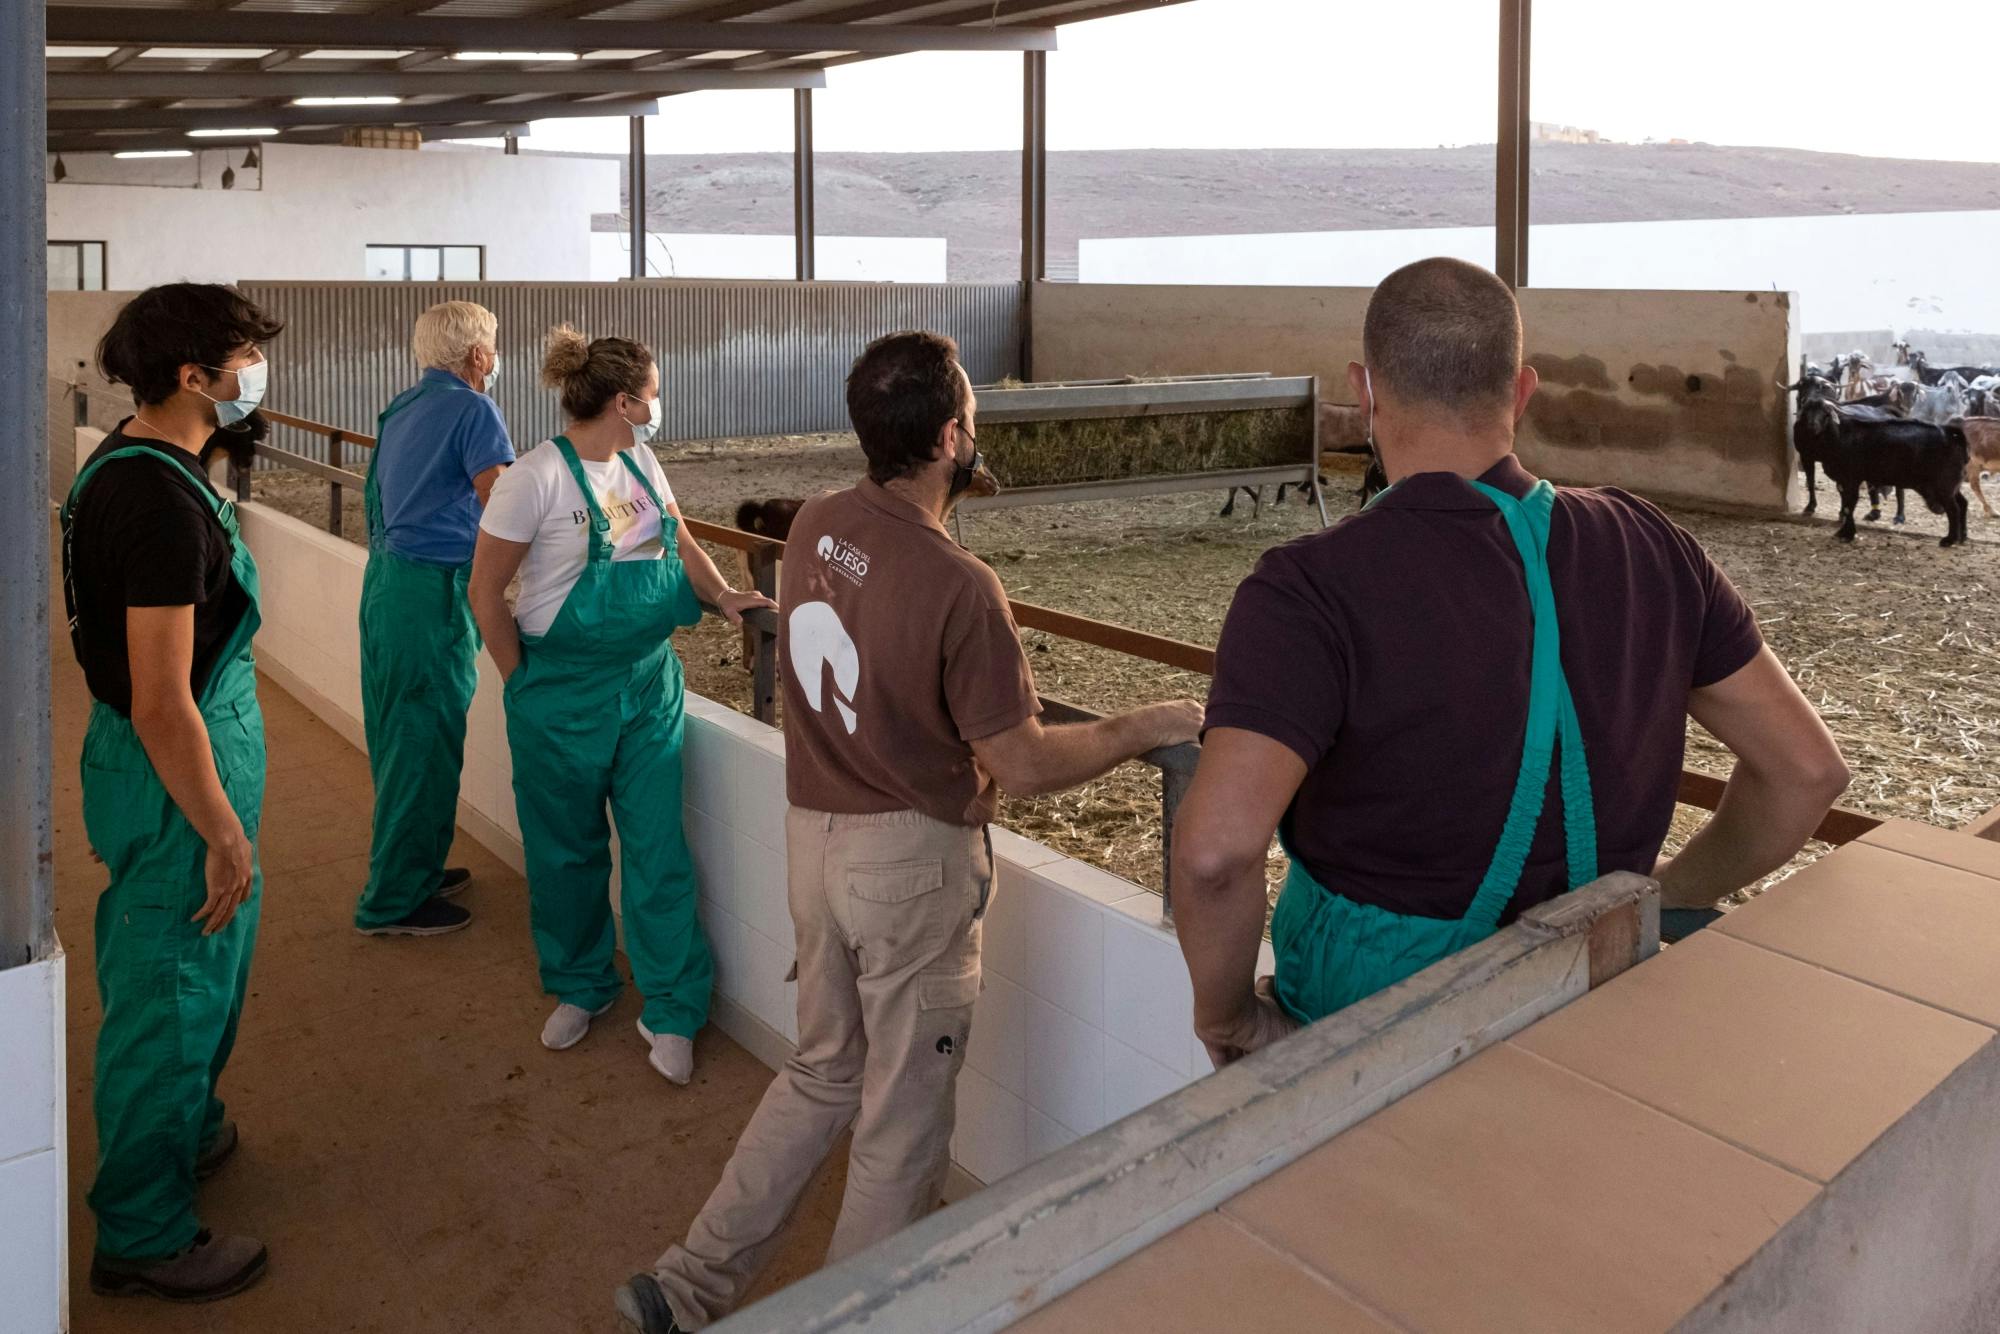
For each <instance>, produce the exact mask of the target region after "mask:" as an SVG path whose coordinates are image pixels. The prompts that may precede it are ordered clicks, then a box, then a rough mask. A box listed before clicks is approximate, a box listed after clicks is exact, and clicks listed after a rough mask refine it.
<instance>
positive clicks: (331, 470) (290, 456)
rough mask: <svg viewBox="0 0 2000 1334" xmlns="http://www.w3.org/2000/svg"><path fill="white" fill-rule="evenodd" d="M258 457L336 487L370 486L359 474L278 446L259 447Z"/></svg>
mask: <svg viewBox="0 0 2000 1334" xmlns="http://www.w3.org/2000/svg"><path fill="white" fill-rule="evenodd" d="M257 457H258V458H260V459H271V460H273V461H275V462H278V463H282V464H284V465H285V466H286V467H287V468H296V469H298V470H299V471H300V472H302V473H306V474H308V475H310V476H313V477H317V478H319V479H320V480H321V481H323V482H332V483H333V484H334V485H336V486H363V487H365V486H367V485H368V479H367V478H366V477H363V476H362V475H361V474H360V473H358V472H349V471H348V470H347V469H345V468H336V467H334V466H333V465H332V464H328V463H321V462H320V461H319V460H318V459H309V458H307V457H306V456H305V455H303V454H294V453H292V451H291V450H289V449H279V448H278V447H277V446H276V445H259V446H257Z"/></svg>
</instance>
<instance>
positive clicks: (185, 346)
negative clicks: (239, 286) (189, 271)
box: [97, 283, 285, 408]
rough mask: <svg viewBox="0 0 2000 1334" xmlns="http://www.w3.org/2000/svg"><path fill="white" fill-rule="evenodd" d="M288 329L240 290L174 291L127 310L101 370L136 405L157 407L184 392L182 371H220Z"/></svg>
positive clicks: (102, 348)
mask: <svg viewBox="0 0 2000 1334" xmlns="http://www.w3.org/2000/svg"><path fill="white" fill-rule="evenodd" d="M284 327H285V325H284V321H282V320H279V319H275V318H273V317H272V316H270V315H267V314H265V313H264V311H263V310H261V309H260V308H259V307H258V306H257V305H256V304H255V303H254V302H252V301H251V300H250V299H249V298H248V297H246V296H244V295H243V294H242V293H241V292H239V291H237V290H236V289H235V288H233V287H223V286H220V285H218V284H215V283H167V284H165V285H164V286H161V287H149V288H147V289H146V290H145V291H143V292H141V293H139V295H137V296H135V297H133V298H132V299H131V300H130V301H128V302H126V303H125V308H124V309H123V310H120V311H119V312H118V318H117V319H115V320H113V321H112V322H111V328H110V329H109V330H108V331H107V332H106V333H105V335H104V337H103V339H102V340H101V341H100V342H99V343H98V344H97V368H98V370H99V371H100V372H102V373H103V375H104V378H105V379H107V380H109V381H111V382H112V383H113V384H122V385H125V386H127V387H129V388H130V389H131V390H132V401H133V402H134V403H137V404H138V405H139V406H140V407H142V408H145V407H152V406H154V405H155V404H159V403H164V402H166V401H167V400H168V399H170V398H172V397H173V396H174V394H175V393H176V392H177V391H178V390H179V389H180V386H181V367H183V366H186V365H190V364H192V365H196V366H201V367H205V368H208V367H216V366H220V365H222V364H224V363H225V362H227V361H228V360H229V359H230V358H231V357H233V356H235V355H236V354H237V353H239V352H241V351H242V350H243V349H244V348H246V347H251V346H256V345H259V344H263V343H268V342H270V341H271V340H272V339H273V338H276V337H277V336H278V334H279V333H280V332H281V331H283V329H284Z"/></svg>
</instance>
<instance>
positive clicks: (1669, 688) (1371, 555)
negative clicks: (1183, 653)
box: [1173, 259, 1847, 1065]
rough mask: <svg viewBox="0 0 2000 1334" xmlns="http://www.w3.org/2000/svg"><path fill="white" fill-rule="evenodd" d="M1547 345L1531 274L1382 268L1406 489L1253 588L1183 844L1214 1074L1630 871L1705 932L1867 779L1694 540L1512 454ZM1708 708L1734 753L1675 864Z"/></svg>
mask: <svg viewBox="0 0 2000 1334" xmlns="http://www.w3.org/2000/svg"><path fill="white" fill-rule="evenodd" d="M1522 343H1523V340H1522V331H1521V317H1520V311H1519V309H1518V308H1517V307H1516V305H1515V301H1514V295H1513V293H1512V292H1511V291H1510V290H1509V289H1508V288H1507V286H1506V285H1505V284H1504V283H1502V282H1501V281H1500V280H1499V279H1498V278H1497V277H1495V276H1494V275H1493V274H1492V273H1489V272H1487V271H1486V270H1484V269H1481V268H1478V267H1477V266H1475V265H1472V264H1467V263H1465V262H1463V261H1461V260H1455V259H1429V260H1422V261H1419V262H1418V263H1415V264H1411V265H1408V266H1406V267H1404V268H1402V269H1399V270H1397V271H1396V272H1395V273H1392V274H1390V275H1389V276H1388V277H1387V278H1385V279H1384V280H1383V281H1382V284H1381V285H1380V286H1379V287H1377V288H1376V289H1375V293H1374V296H1373V297H1372V298H1371V299H1370V301H1369V304H1368V313H1367V317H1366V320H1365V322H1364V326H1363V331H1362V345H1363V356H1364V357H1365V359H1366V360H1365V364H1363V363H1359V362H1357V363H1355V364H1353V365H1352V366H1351V367H1350V369H1349V372H1348V376H1349V381H1350V384H1351V387H1352V389H1353V391H1354V394H1355V396H1356V399H1357V400H1358V401H1359V403H1360V404H1361V406H1362V408H1363V409H1364V411H1366V412H1367V413H1368V416H1369V421H1370V438H1371V443H1373V445H1374V447H1375V452H1376V455H1377V458H1378V459H1379V461H1380V464H1381V466H1382V468H1383V470H1384V471H1385V472H1386V474H1387V477H1388V480H1389V482H1390V483H1391V485H1390V486H1389V489H1388V490H1386V491H1384V492H1382V493H1381V494H1380V495H1379V496H1377V497H1376V498H1375V499H1374V500H1373V501H1372V502H1371V503H1370V504H1369V505H1368V507H1367V509H1366V511H1365V512H1364V513H1362V514H1359V515H1355V516H1353V517H1351V518H1348V519H1346V520H1343V521H1342V522H1341V523H1339V524H1336V525H1335V526H1334V527H1332V528H1330V529H1327V530H1326V531H1324V532H1322V533H1316V534H1314V535H1312V536H1310V537H1306V538H1302V539H1300V540H1298V541H1296V542H1291V543H1287V544H1286V545H1284V546H1281V547H1274V548H1273V549H1271V550H1270V551H1267V552H1266V553H1265V554H1264V557H1263V559H1262V560H1261V561H1259V563H1258V566H1257V569H1256V571H1255V572H1254V573H1253V574H1252V575H1251V576H1250V577H1249V578H1248V579H1246V580H1245V581H1244V582H1243V585H1242V586H1241V587H1240V588H1239V589H1237V592H1236V597H1235V600H1234V601H1233V603H1232V604H1231V607H1230V611H1229V616H1228V619H1227V620H1226V621H1225V622H1224V625H1223V630H1222V639H1221V642H1220V643H1219V644H1218V645H1217V648H1216V669H1215V681H1214V685H1213V687H1212V689H1211V690H1210V693H1209V699H1208V713H1207V720H1206V723H1207V727H1206V731H1205V732H1204V737H1203V748H1202V757H1201V763H1200V766H1199V768H1198V769H1197V771H1196V773H1195V778H1194V781H1193V783H1192V784H1191V785H1190V787H1189V790H1188V794H1187V796H1186V798H1185V800H1184V801H1183V802H1182V804H1181V808H1180V811H1179V816H1178V819H1177V822H1176V824H1175V827H1174V839H1173V851H1174V858H1173V861H1174V864H1173V885H1174V913H1175V918H1176V925H1177V927H1178V934H1179V936H1180V941H1181V948H1182V950H1183V952H1184V953H1185V954H1186V955H1187V961H1188V970H1189V973H1190V974H1191V976H1192V978H1193V983H1194V999H1195V1004H1194V1020H1195V1028H1196V1031H1197V1033H1198V1035H1199V1036H1200V1037H1201V1038H1202V1040H1203V1042H1204V1043H1205V1044H1206V1046H1207V1048H1208V1051H1209V1055H1210V1056H1211V1058H1212V1059H1214V1061H1215V1062H1216V1064H1218V1065H1221V1064H1223V1063H1224V1062H1226V1061H1230V1060H1234V1059H1236V1058H1237V1057H1239V1056H1243V1055H1245V1054H1247V1053H1249V1052H1251V1051H1254V1050H1256V1049H1257V1048H1259V1047H1261V1046H1263V1045H1265V1044H1266V1043H1269V1042H1271V1041H1274V1040H1275V1039H1277V1038H1279V1037H1281V1036H1283V1035H1284V1034H1285V1033H1287V1032H1289V1031H1290V1030H1291V1029H1292V1028H1294V1027H1296V1026H1297V1025H1299V1024H1305V1023H1311V1022H1313V1021H1314V1020H1316V1019H1319V1018H1321V1017H1323V1016H1325V1015H1328V1014H1332V1013H1334V1012H1335V1011H1337V1010H1340V1009H1342V1008H1344V1007H1345V1006H1348V1005H1351V1004H1353V1003H1354V1002H1356V1001H1359V1000H1361V999H1363V998H1365V997H1367V996H1369V995H1372V994H1374V993H1375V992H1378V991H1381V990H1382V989H1384V988H1386V987H1389V986H1392V985H1394V984H1395V983H1397V982H1400V981H1402V980H1403V979H1404V978H1407V977H1409V976H1411V975H1412V974H1414V973H1417V972H1419V971H1421V970H1422V969H1424V968H1426V967H1428V966H1429V965H1431V964H1433V963H1436V962H1438V961H1439V960H1441V959H1443V958H1445V957H1446V956H1447V955H1450V954H1452V953H1454V952H1456V951H1458V950H1461V949H1464V948H1465V947H1466V946H1468V945H1471V944H1473V943H1475V942H1476V941H1478V940H1480V939H1482V938H1484V937H1486V936H1488V935H1490V934H1492V933H1493V932H1494V931H1496V930H1497V929H1499V928H1500V927H1501V926H1503V925H1505V924H1506V923H1507V922H1508V921H1510V920H1512V919H1513V918H1514V917H1515V916H1517V915H1518V914H1519V913H1520V912H1521V911H1522V910H1523V909H1525V908H1528V907H1532V906H1533V905H1535V904H1537V903H1540V902H1542V901H1544V900H1546V899H1549V898H1552V897H1554V896H1555V895H1557V894H1561V893H1564V892H1566V891H1568V890H1571V889H1574V888H1577V887H1579V886H1581V885H1583V884H1585V883H1586V882H1588V881H1590V880H1592V879H1594V878H1596V877H1597V876H1599V875H1602V874H1605V873H1608V872H1611V871H1634V872H1638V873H1640V874H1642V875H1654V874H1657V876H1658V878H1659V880H1660V882H1661V887H1662V903H1663V905H1664V908H1665V911H1664V912H1663V914H1662V924H1663V929H1665V930H1666V932H1667V934H1669V935H1670V936H1671V935H1673V934H1675V933H1676V932H1683V931H1685V930H1688V929H1692V928H1694V927H1697V926H1699V925H1701V924H1703V923H1704V921H1705V920H1707V919H1710V918H1712V917H1713V915H1714V914H1713V912H1712V909H1713V906H1714V904H1715V902H1716V901H1717V900H1718V899H1720V898H1721V897H1722V896H1723V895H1725V894H1728V893H1730V892H1731V891H1733V890H1736V889H1738V888H1741V887H1742V886H1744V885H1746V884H1750V883H1754V882H1755V881H1756V880H1757V879H1758V878H1759V877H1760V876H1762V875H1764V874H1765V873H1766V872H1768V871H1771V870H1774V869H1776V868H1777V867H1779V866H1782V865H1783V864H1784V863H1785V862H1786V861H1787V860H1788V859H1789V858H1790V857H1791V856H1792V854H1793V853H1795V852H1796V851H1798V849H1799V847H1800V846H1801V845H1802V844H1803V843H1804V842H1805V840H1806V838H1807V837H1808V836H1809V835H1810V834H1811V833H1812V831H1813V829H1814V828H1815V826H1817V825H1818V823H1819V820H1820V817H1821V816H1822V815H1824V814H1825V813H1826V809H1827V807H1828V806H1829V805H1831V804H1832V802H1833V800H1834V798H1836V797H1837V796H1839V795H1840V792H1841V790H1842V789H1843V788H1844V787H1845V786H1846V782H1847V769H1846V766H1845V765H1844V764H1843V763H1842V761H1841V758H1840V752H1839V750H1838V749H1837V748H1836V747H1835V746H1834V744H1833V739H1832V737H1830V736H1829V735H1828V734H1827V730H1826V727H1825V726H1824V724H1822V723H1821V722H1820V720H1819V716H1818V715H1817V714H1815V713H1814V712H1813V709H1812V706H1811V705H1810V704H1808V703H1807V702H1806V700H1805V698H1804V697H1803V696H1802V695H1800V693H1799V691H1798V688H1797V687H1796V686H1795V685H1793V684H1792V681H1791V678H1790V677H1788V676H1787V675H1786V674H1785V669H1784V667H1783V666H1782V664H1780V663H1779V662H1778V660H1777V658H1776V657H1775V656H1773V655H1772V653H1771V652H1770V650H1769V649H1767V648H1765V647H1764V644H1763V640H1762V638H1761V636H1760V635H1759V634H1758V631H1757V623H1756V618H1755V617H1754V616H1752V615H1751V613H1750V609H1749V607H1748V606H1747V605H1746V604H1745V603H1744V601H1743V599H1742V598H1741V597H1740V596H1739V595H1738V594H1737V592H1736V590H1735V589H1734V588H1733V587H1731V585H1730V583H1729V579H1728V577H1727V576H1725V575H1724V574H1723V573H1722V571H1721V570H1719V569H1718V568H1716V566H1715V564H1714V563H1713V562H1712V561H1710V560H1709V558H1708V556H1707V555H1706V553H1704V552H1703V551H1702V549H1701V546H1700V544H1699V543H1697V542H1696V541H1695V540H1694V538H1693V537H1691V536H1690V535H1689V534H1687V533H1686V532H1685V531H1683V530H1682V529H1680V528H1679V527H1677V526H1676V525H1675V524H1674V523H1673V522H1672V521H1671V520H1669V519H1668V518H1667V517H1666V515H1664V514H1662V513H1661V512H1660V511H1659V510H1658V509H1656V508H1654V507H1653V506H1651V505H1649V504H1647V503H1646V502H1645V501H1643V500H1641V499H1639V498H1638V497H1636V496H1632V495H1629V494H1627V493H1625V492H1623V491H1618V490H1613V489H1609V488H1605V489H1599V490H1583V489H1576V488H1569V487H1564V488H1560V489H1558V488H1556V487H1553V486H1551V485H1550V484H1549V483H1548V482H1546V481H1542V480H1539V479H1537V478H1535V477H1533V476H1531V475H1530V474H1529V473H1528V471H1527V470H1526V469H1525V468H1523V467H1522V466H1521V463H1520V461H1519V460H1518V459H1516V458H1515V457H1514V433H1515V430H1516V427H1517V426H1518V424H1519V423H1520V421H1521V420H1522V418H1523V417H1524V416H1526V415H1527V414H1528V410H1529V406H1530V402H1531V400H1532V399H1533V398H1534V395H1535V390H1536V387H1537V383H1538V379H1537V375H1536V372H1535V370H1534V369H1533V368H1532V367H1530V366H1527V365H1524V364H1523V358H1522ZM1600 371H1601V368H1600ZM1600 378H1601V376H1600ZM1603 387H1604V389H1605V390H1607V391H1609V390H1610V388H1611V386H1610V385H1609V383H1608V382H1607V383H1606V384H1605V385H1604V386H1603ZM1581 392H1582V391H1578V393H1581ZM1571 397H1572V398H1575V397H1577V394H1572V395H1571ZM1586 397H1588V398H1590V399H1591V404H1592V409H1591V410H1597V408H1599V407H1605V408H1608V410H1610V411H1613V412H1626V411H1627V409H1625V408H1622V407H1620V406H1619V404H1618V403H1617V401H1616V398H1615V395H1611V394H1609V393H1607V394H1606V395H1605V396H1604V399H1598V398H1596V397H1595V396H1589V395H1586ZM1581 410H1583V409H1579V408H1576V407H1574V406H1570V407H1566V408H1565V409H1564V411H1566V412H1576V411H1581ZM1614 420H1615V418H1614ZM1605 443H1606V444H1607V445H1612V444H1616V443H1617V441H1615V440H1607V441H1606V442H1605ZM1689 717H1693V718H1694V719H1695V720H1696V721H1697V722H1699V723H1701V724H1702V726H1703V727H1705V728H1707V729H1708V731H1709V732H1710V733H1711V734H1713V735H1714V736H1715V738H1716V739H1717V740H1719V741H1721V742H1722V743H1723V744H1724V745H1725V746H1727V747H1729V749H1730V750H1731V751H1732V752H1734V753H1735V755H1736V756H1737V758H1738V760H1739V764H1738V766H1737V768H1736V772H1735V774H1734V775H1733V776H1732V777H1731V779H1730V781H1729V788H1728V793H1727V795H1726V796H1725V798H1724V800H1723V801H1722V803H1721V806H1720V808H1719V809H1718V811H1717V813H1716V815H1715V817H1714V818H1713V819H1711V820H1710V821H1709V822H1708V824H1707V825H1705V826H1704V827H1703V828H1702V829H1700V830H1699V831H1697V832H1696V833H1695V835H1694V836H1693V837H1692V838H1691V839H1690V840H1689V841H1688V843H1687V844H1686V846H1685V847H1684V848H1682V849H1681V851H1680V852H1679V853H1678V854H1677V855H1675V856H1674V857H1673V858H1672V859H1670V860H1667V861H1664V862H1662V861H1660V849H1661V845H1662V843H1663V841H1664V840H1665V838H1666V835H1667V830H1668V826H1669V824H1670V822H1671V820H1672V818H1673V813H1674V804H1675V794H1676V792H1677V791H1678V788H1679V785H1680V777H1681V761H1682V754H1683V749H1684V745H1685V741H1686V732H1687V720H1688V718H1689ZM1274 834H1276V835H1277V836H1278V837H1279V839H1280V840H1281V841H1282V843H1283V845H1284V848H1285V851H1286V853H1287V854H1288V855H1289V857H1290V860H1291V866H1290V870H1289V873H1288V874H1287V876H1286V879H1285V885H1284V890H1283V892H1282V894H1281V895H1280V896H1279V899H1278V903H1277V907H1276V910H1275V912H1274V913H1273V915H1272V917H1271V945H1272V948H1273V950H1274V952H1275V954H1276V957H1277V972H1276V974H1275V975H1274V977H1273V978H1270V979H1266V980H1265V981H1264V982H1262V983H1261V984H1255V985H1253V978H1252V973H1253V972H1254V971H1255V967H1256V959H1257V947H1258V942H1259V938H1260V936H1261V934H1262V929H1263V925H1264V913H1265V902H1266V899H1265V894H1266V891H1265V879H1264V865H1265V860H1266V857H1267V855H1268V852H1269V849H1270V847H1271V842H1272V837H1273V835H1274Z"/></svg>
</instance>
